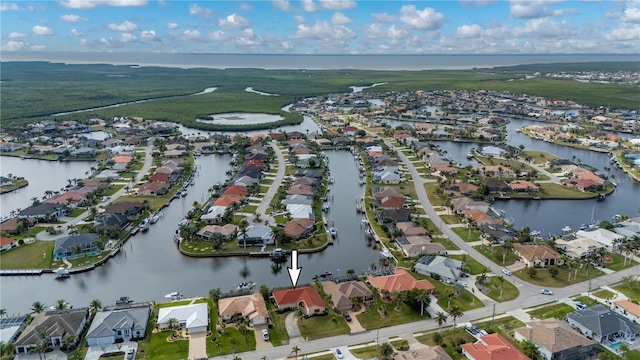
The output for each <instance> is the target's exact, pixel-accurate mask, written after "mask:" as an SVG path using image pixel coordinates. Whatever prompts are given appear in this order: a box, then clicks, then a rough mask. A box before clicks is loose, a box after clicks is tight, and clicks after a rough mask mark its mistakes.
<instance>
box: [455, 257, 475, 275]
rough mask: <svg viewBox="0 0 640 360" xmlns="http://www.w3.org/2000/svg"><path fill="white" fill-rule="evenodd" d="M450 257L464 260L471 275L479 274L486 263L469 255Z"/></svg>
mask: <svg viewBox="0 0 640 360" xmlns="http://www.w3.org/2000/svg"><path fill="white" fill-rule="evenodd" d="M449 257H450V258H452V259H456V260H461V261H464V263H465V265H466V266H467V267H468V268H469V273H470V274H471V275H478V274H481V273H482V270H484V265H482V264H480V263H479V262H478V261H477V260H476V259H474V258H472V257H471V256H469V255H449Z"/></svg>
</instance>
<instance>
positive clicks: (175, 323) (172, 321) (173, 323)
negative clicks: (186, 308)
mask: <svg viewBox="0 0 640 360" xmlns="http://www.w3.org/2000/svg"><path fill="white" fill-rule="evenodd" d="M178 324H179V323H178V319H176V318H171V319H169V320H167V328H168V329H169V330H173V329H175V328H177V327H178Z"/></svg>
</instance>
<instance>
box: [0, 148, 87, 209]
mask: <svg viewBox="0 0 640 360" xmlns="http://www.w3.org/2000/svg"><path fill="white" fill-rule="evenodd" d="M93 165H95V162H93V161H61V162H60V161H46V160H37V159H24V160H23V159H20V158H17V157H11V156H0V168H1V169H2V175H3V176H7V175H8V174H12V175H13V176H21V177H24V178H25V179H27V181H29V185H28V186H26V187H23V188H21V189H18V190H16V191H13V192H10V193H6V194H2V195H0V201H1V202H0V215H1V216H8V215H9V214H10V213H11V211H12V210H16V209H18V208H20V209H25V208H27V207H29V206H30V205H31V203H32V202H31V198H34V197H37V198H38V199H39V200H42V196H43V195H44V192H45V191H48V190H51V191H56V190H58V191H59V190H60V189H63V188H64V187H65V186H67V184H68V182H67V179H84V178H86V177H87V171H90V169H91V167H92V166H93Z"/></svg>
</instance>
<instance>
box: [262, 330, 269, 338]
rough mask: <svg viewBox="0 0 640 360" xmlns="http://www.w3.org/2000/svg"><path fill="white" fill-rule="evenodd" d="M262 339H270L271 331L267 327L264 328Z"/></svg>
mask: <svg viewBox="0 0 640 360" xmlns="http://www.w3.org/2000/svg"><path fill="white" fill-rule="evenodd" d="M262 339H263V340H264V341H269V332H268V331H267V329H262Z"/></svg>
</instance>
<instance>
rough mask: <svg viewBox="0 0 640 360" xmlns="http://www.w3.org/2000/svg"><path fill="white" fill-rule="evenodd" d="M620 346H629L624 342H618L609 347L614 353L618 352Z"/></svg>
mask: <svg viewBox="0 0 640 360" xmlns="http://www.w3.org/2000/svg"><path fill="white" fill-rule="evenodd" d="M622 344H626V345H627V346H629V344H627V343H626V342H624V341H618V342H616V343H613V344H611V345H609V347H610V348H612V349H613V350H615V351H616V352H618V351H620V345H622Z"/></svg>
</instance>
